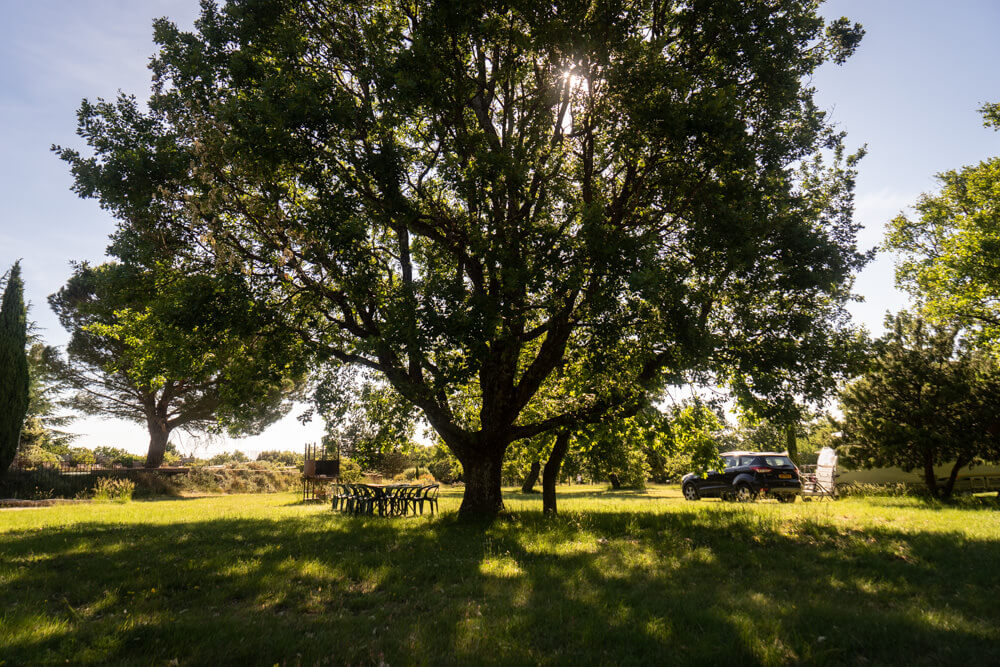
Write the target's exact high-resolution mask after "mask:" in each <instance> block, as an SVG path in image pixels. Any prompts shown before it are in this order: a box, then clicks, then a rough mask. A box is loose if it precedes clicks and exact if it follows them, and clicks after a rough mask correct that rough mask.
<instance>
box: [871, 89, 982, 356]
mask: <svg viewBox="0 0 1000 667" xmlns="http://www.w3.org/2000/svg"><path fill="white" fill-rule="evenodd" d="M982 111H983V114H984V118H985V119H986V125H993V126H994V127H996V128H997V129H1000V105H987V106H985V107H983V109H982ZM938 180H939V181H940V182H941V190H940V191H939V192H938V193H936V194H924V195H922V196H921V197H920V199H919V200H918V201H917V203H916V205H915V207H914V208H915V209H916V215H915V216H913V217H910V216H906V215H899V216H897V217H896V218H894V219H893V220H892V221H891V222H890V223H889V225H888V233H887V235H886V241H885V246H886V248H887V249H889V250H892V251H895V252H897V253H899V254H900V260H899V262H898V263H897V268H896V280H897V282H898V283H899V285H900V286H901V287H903V288H905V289H907V290H908V291H909V292H910V293H911V294H913V295H914V296H915V297H916V298H917V299H918V300H919V302H920V303H921V305H922V306H923V307H924V310H925V312H926V314H927V315H928V316H929V317H931V318H932V319H934V320H935V321H938V322H942V323H947V322H953V321H957V322H960V323H962V324H963V325H965V326H966V327H969V328H970V330H971V332H972V333H973V334H974V335H976V336H977V338H978V339H979V340H980V341H981V342H983V343H985V344H988V345H990V346H992V347H993V349H994V350H995V351H996V352H998V353H1000V157H996V158H992V159H989V160H984V161H983V162H980V163H979V164H978V165H973V166H968V167H963V168H961V169H958V170H952V171H946V172H944V173H942V174H939V175H938Z"/></svg>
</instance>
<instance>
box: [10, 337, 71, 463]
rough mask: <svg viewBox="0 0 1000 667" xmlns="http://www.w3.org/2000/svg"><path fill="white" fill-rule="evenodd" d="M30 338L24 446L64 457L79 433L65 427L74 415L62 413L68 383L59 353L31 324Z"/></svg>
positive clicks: (23, 433) (23, 435)
mask: <svg viewBox="0 0 1000 667" xmlns="http://www.w3.org/2000/svg"><path fill="white" fill-rule="evenodd" d="M28 339H29V342H31V344H30V347H29V348H28V378H29V386H28V397H29V398H28V412H27V417H26V418H25V422H24V429H23V430H22V431H21V448H22V449H26V448H29V447H41V448H42V449H45V450H48V451H50V452H52V453H54V454H57V455H60V456H63V455H66V454H68V453H69V443H71V442H72V441H73V440H74V439H75V438H76V435H75V434H73V433H67V432H66V431H63V430H62V428H63V427H64V426H66V425H67V424H69V423H70V422H71V421H72V420H73V416H72V415H69V414H64V413H61V412H60V407H61V402H60V394H61V392H63V391H64V389H65V384H64V383H63V382H62V380H61V379H60V377H59V352H58V350H56V349H55V348H53V347H50V346H48V345H45V344H44V343H42V342H41V341H40V340H38V337H37V336H36V335H34V334H33V332H32V331H31V327H30V325H29V332H28Z"/></svg>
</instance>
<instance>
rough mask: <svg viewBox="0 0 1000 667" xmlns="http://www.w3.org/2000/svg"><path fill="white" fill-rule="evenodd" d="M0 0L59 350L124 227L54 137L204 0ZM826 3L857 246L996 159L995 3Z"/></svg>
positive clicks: (26, 189)
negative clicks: (834, 33) (64, 293)
mask: <svg viewBox="0 0 1000 667" xmlns="http://www.w3.org/2000/svg"><path fill="white" fill-rule="evenodd" d="M0 7H2V9H3V14H2V15H3V17H4V20H3V22H2V23H0V146H2V149H3V157H4V159H3V160H2V161H0V267H2V268H3V269H6V267H8V266H9V265H10V264H11V263H12V262H13V261H14V260H15V259H17V258H22V259H23V268H24V277H25V282H26V287H27V293H28V297H29V298H30V300H31V302H32V303H33V310H32V317H33V318H34V319H35V320H36V321H37V322H38V323H39V324H40V325H41V326H42V327H43V329H44V330H43V335H44V337H45V338H46V339H47V340H48V341H49V342H51V343H53V344H63V343H65V341H66V334H65V332H63V330H62V329H61V327H60V326H59V323H58V322H57V321H56V320H55V318H54V316H53V315H52V314H51V312H50V311H49V309H48V305H47V304H46V302H45V298H46V296H47V295H48V294H51V293H52V292H54V291H56V290H57V289H59V287H60V286H61V285H62V284H63V283H64V282H65V281H66V279H67V278H68V277H69V273H70V268H69V262H70V261H71V260H89V261H92V262H98V261H100V260H101V259H102V257H103V255H104V248H105V246H106V244H107V235H108V234H109V233H110V232H111V231H112V229H113V227H114V222H113V220H112V219H111V217H110V216H108V215H107V214H106V213H104V212H103V211H101V209H100V208H99V207H98V205H97V204H96V203H95V202H93V201H89V200H88V201H84V200H81V199H79V198H78V197H77V196H76V195H75V194H73V193H72V192H71V191H70V186H71V178H70V176H69V173H68V171H67V169H66V167H65V165H64V164H63V163H61V162H60V161H59V160H57V159H56V158H55V157H54V156H53V155H52V154H51V152H50V151H49V147H50V145H52V144H62V145H66V146H74V147H81V148H82V147H83V146H82V141H81V140H80V139H79V138H78V137H76V135H75V130H76V109H77V107H78V106H79V103H80V100H81V99H82V98H84V97H88V98H91V99H93V98H96V97H106V98H111V97H114V96H115V95H116V94H117V91H118V90H119V89H120V90H123V91H125V92H128V93H134V94H136V95H137V96H138V97H139V98H140V99H141V98H143V97H145V96H146V95H147V94H148V90H149V72H148V71H147V70H146V64H147V63H148V60H149V57H150V55H152V53H153V51H154V48H155V47H154V45H153V43H152V30H151V24H152V20H153V19H154V18H155V17H158V16H168V17H170V18H171V19H173V20H175V21H176V22H178V23H179V24H181V25H182V26H184V27H188V26H190V25H191V22H192V21H193V19H194V17H195V16H196V14H197V10H198V7H197V2H196V0H142V1H141V2H135V1H134V0H133V1H131V2H127V1H123V0H73V1H67V0H35V1H34V2H18V1H16V0H0ZM822 11H823V13H824V14H825V15H827V16H829V17H838V16H842V15H844V16H848V17H850V18H851V19H853V20H856V21H860V22H861V23H862V24H864V26H865V30H866V31H867V34H866V35H865V39H864V41H863V42H862V44H861V46H860V48H859V50H858V52H857V53H856V54H855V55H854V57H853V58H851V59H850V60H849V61H848V62H847V63H846V64H845V65H843V66H841V67H836V66H832V65H831V66H826V67H824V69H823V70H821V71H820V72H818V73H817V75H816V76H815V77H814V79H813V85H814V86H815V87H816V88H817V91H818V92H817V101H818V102H819V104H820V106H821V107H822V108H824V109H827V110H828V111H830V113H831V114H832V118H833V120H834V121H835V122H836V123H837V124H838V125H839V127H840V128H841V129H843V130H845V131H846V132H847V133H848V143H849V145H850V146H852V147H857V146H859V145H861V144H867V145H868V151H869V152H868V156H867V157H866V158H865V159H864V160H863V162H862V164H861V167H860V176H859V179H858V184H857V193H856V194H857V212H856V215H857V219H858V220H859V221H860V222H861V223H862V224H863V225H864V226H865V229H864V231H863V232H862V234H861V237H860V238H861V242H862V244H863V245H864V246H865V247H872V246H873V245H875V244H877V243H878V242H879V240H880V239H881V236H882V229H883V226H884V224H885V222H886V221H887V220H888V219H889V218H891V217H893V216H894V215H895V214H896V213H898V212H899V211H900V210H903V209H905V207H907V206H908V205H909V204H911V203H912V202H913V201H914V200H915V199H916V197H917V196H918V195H919V194H920V193H921V192H926V191H930V190H933V189H935V187H936V184H935V180H934V174H936V173H938V172H941V171H944V170H946V169H953V168H957V167H960V166H962V165H966V164H973V163H976V162H979V161H980V160H983V159H985V158H988V157H992V156H996V155H1000V133H996V132H993V131H991V130H989V129H986V128H984V127H982V123H981V122H980V118H979V115H978V113H977V112H976V109H977V108H978V107H980V106H981V105H982V104H983V103H985V102H989V101H1000V68H998V67H997V63H1000V40H997V37H996V28H997V26H998V25H1000V2H996V1H995V0H979V1H973V0H964V1H963V0H953V1H952V2H947V3H942V2H939V1H935V2H924V1H920V2H918V1H914V0H898V1H892V2H890V1H888V0H866V1H857V0H831V1H830V2H828V3H827V4H825V5H824V6H823V9H822ZM856 291H857V292H858V293H860V294H861V295H862V296H864V297H865V302H864V303H859V304H855V306H854V307H853V308H852V312H853V313H854V315H855V317H856V319H857V320H858V321H859V322H861V323H863V324H864V325H866V326H867V327H868V328H869V329H870V330H872V331H873V332H875V333H878V332H879V331H881V322H882V318H883V316H884V314H885V312H886V311H887V310H898V309H899V308H901V307H903V306H905V305H906V298H905V297H904V296H903V295H901V294H900V293H899V292H897V291H896V290H895V289H894V288H893V269H892V260H891V258H889V257H884V256H880V257H879V258H878V259H877V260H876V261H875V262H874V263H873V264H872V265H870V266H869V267H868V268H867V269H866V270H865V271H864V272H863V273H862V274H861V275H860V276H859V277H858V281H857V285H856ZM74 430H76V431H78V432H81V433H83V434H84V435H83V436H82V437H81V438H80V440H79V443H80V444H83V445H86V446H96V445H101V444H110V445H115V446H122V447H126V448H128V449H130V450H132V451H136V452H141V451H144V450H145V447H146V435H145V433H144V429H143V428H142V427H140V426H138V425H132V424H126V423H123V422H115V421H111V420H103V419H97V418H89V419H85V420H80V421H78V422H77V423H76V424H75V426H74ZM319 434H320V425H319V424H313V425H311V426H306V427H303V426H301V425H299V424H298V423H297V422H296V421H295V420H294V419H292V418H288V419H286V420H284V421H283V422H280V423H279V424H277V425H275V426H273V427H272V428H271V429H269V430H268V431H266V432H265V433H264V434H263V435H261V436H258V437H255V438H250V439H247V440H241V441H237V442H229V443H225V442H217V443H211V444H208V445H205V448H204V449H203V450H202V451H206V450H208V451H216V450H219V449H225V448H229V449H231V448H233V447H239V448H240V449H243V450H244V451H259V450H261V449H299V448H300V447H301V445H302V443H303V442H304V441H307V440H316V439H318V437H319ZM184 446H185V443H182V448H184Z"/></svg>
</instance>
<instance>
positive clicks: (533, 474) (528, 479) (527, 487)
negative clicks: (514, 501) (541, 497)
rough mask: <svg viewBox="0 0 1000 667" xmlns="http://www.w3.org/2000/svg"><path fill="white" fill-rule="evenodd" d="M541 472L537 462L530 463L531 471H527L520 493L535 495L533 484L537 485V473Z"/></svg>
mask: <svg viewBox="0 0 1000 667" xmlns="http://www.w3.org/2000/svg"><path fill="white" fill-rule="evenodd" d="M541 471H542V466H541V464H540V463H539V462H538V461H532V462H531V469H530V470H528V474H527V475H526V476H525V477H524V483H523V484H521V493H535V484H537V483H538V473H540V472H541Z"/></svg>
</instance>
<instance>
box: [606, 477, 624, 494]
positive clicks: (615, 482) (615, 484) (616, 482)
mask: <svg viewBox="0 0 1000 667" xmlns="http://www.w3.org/2000/svg"><path fill="white" fill-rule="evenodd" d="M608 481H609V482H611V488H612V489H614V490H616V491H617V490H618V489H620V488H622V481H621V480H620V479H618V475H617V473H610V474H609V475H608Z"/></svg>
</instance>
